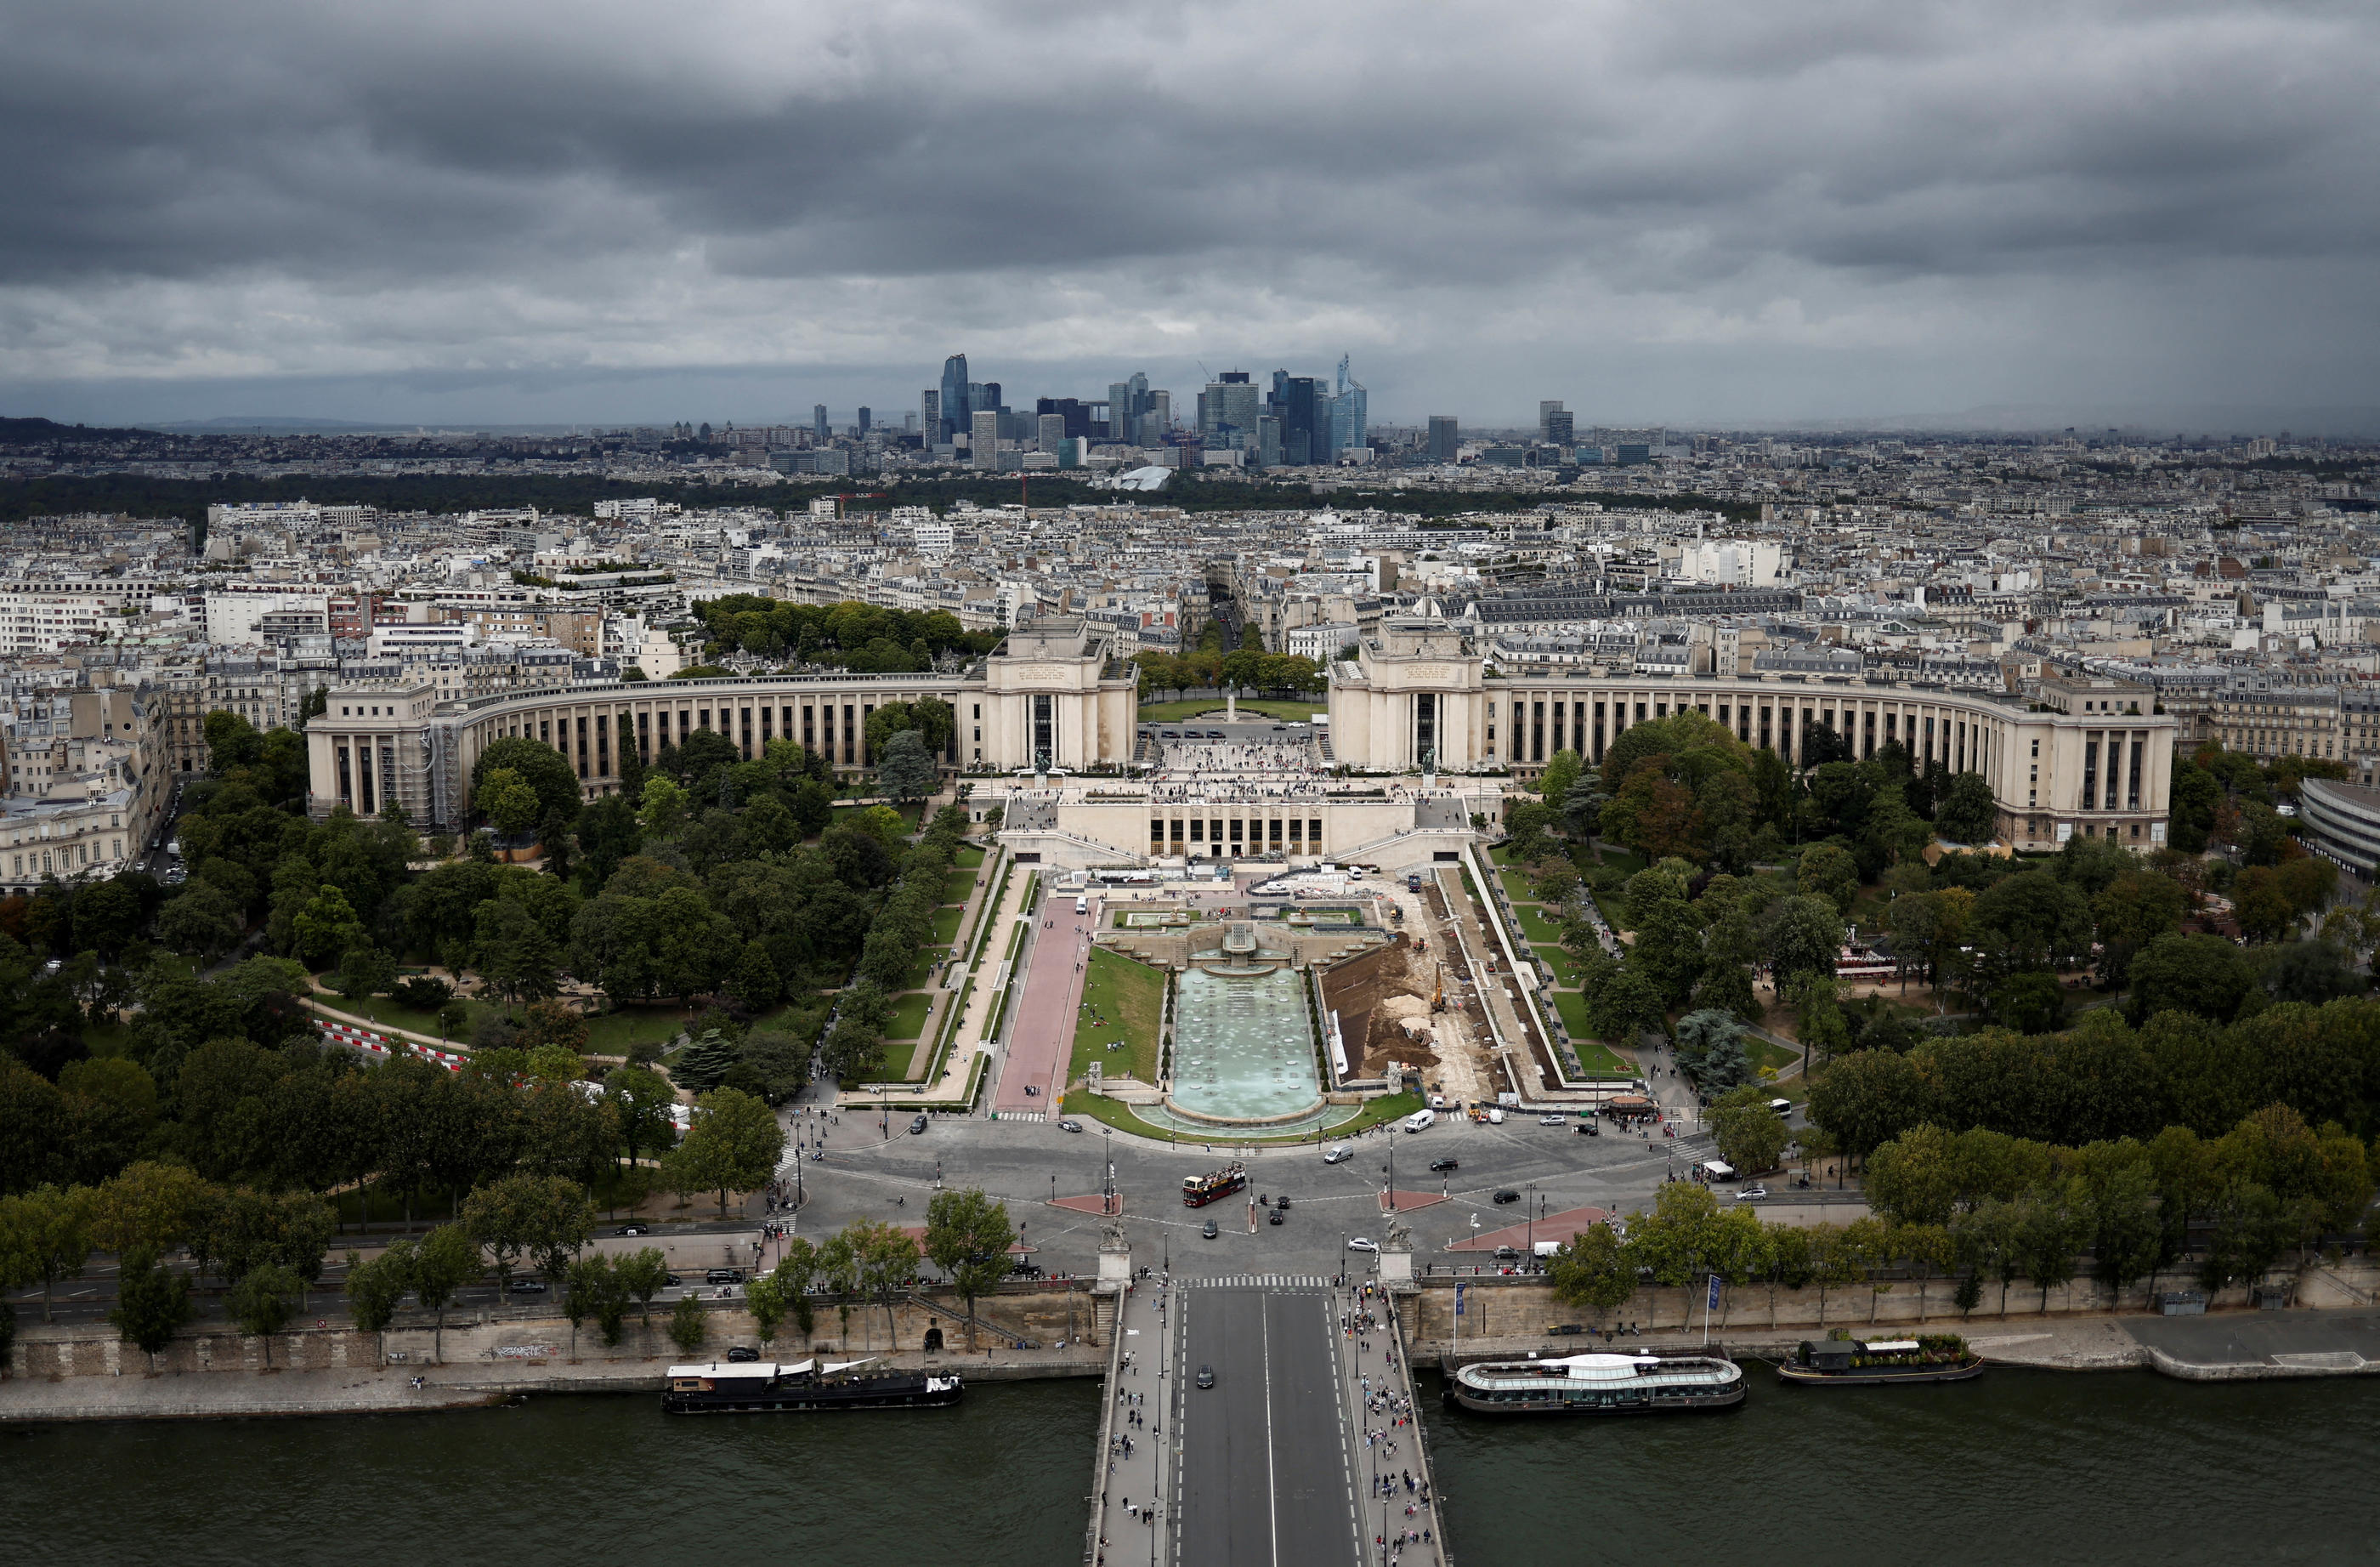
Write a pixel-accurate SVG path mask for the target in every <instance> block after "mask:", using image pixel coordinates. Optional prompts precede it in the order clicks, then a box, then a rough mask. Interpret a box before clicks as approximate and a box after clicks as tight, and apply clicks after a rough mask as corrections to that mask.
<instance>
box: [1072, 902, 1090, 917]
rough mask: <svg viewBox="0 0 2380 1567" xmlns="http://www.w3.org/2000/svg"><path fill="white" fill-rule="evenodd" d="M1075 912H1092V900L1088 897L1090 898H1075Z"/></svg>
mask: <svg viewBox="0 0 2380 1567" xmlns="http://www.w3.org/2000/svg"><path fill="white" fill-rule="evenodd" d="M1090 912H1091V900H1090V899H1088V898H1076V899H1075V913H1076V914H1088V913H1090Z"/></svg>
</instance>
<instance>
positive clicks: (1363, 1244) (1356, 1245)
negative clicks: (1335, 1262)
mask: <svg viewBox="0 0 2380 1567" xmlns="http://www.w3.org/2000/svg"><path fill="white" fill-rule="evenodd" d="M1347 1249H1348V1250H1349V1251H1378V1250H1379V1249H1380V1247H1379V1244H1378V1242H1376V1241H1370V1240H1366V1238H1365V1237H1363V1236H1362V1235H1358V1236H1356V1237H1355V1238H1354V1240H1352V1241H1349V1242H1348V1243H1347Z"/></svg>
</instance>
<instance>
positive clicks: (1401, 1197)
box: [1380, 1186, 1450, 1213]
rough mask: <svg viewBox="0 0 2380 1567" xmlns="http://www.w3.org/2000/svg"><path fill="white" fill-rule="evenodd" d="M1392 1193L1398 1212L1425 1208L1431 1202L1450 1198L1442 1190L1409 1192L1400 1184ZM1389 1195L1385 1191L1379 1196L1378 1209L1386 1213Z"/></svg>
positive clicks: (1444, 1200) (1439, 1201)
mask: <svg viewBox="0 0 2380 1567" xmlns="http://www.w3.org/2000/svg"><path fill="white" fill-rule="evenodd" d="M1393 1195H1394V1197H1395V1198H1396V1205H1397V1211H1398V1212H1399V1213H1404V1212H1408V1211H1410V1210H1411V1209H1416V1208H1427V1207H1429V1206H1430V1205H1431V1204H1433V1203H1441V1202H1446V1201H1448V1200H1450V1199H1449V1198H1448V1197H1447V1196H1446V1194H1445V1193H1443V1192H1409V1191H1406V1190H1405V1189H1404V1188H1403V1187H1402V1186H1400V1187H1398V1188H1397V1190H1396V1192H1395V1193H1394V1194H1393ZM1389 1197H1390V1194H1385V1193H1384V1194H1382V1196H1381V1197H1380V1211H1381V1212H1382V1213H1386V1212H1387V1211H1388V1210H1389Z"/></svg>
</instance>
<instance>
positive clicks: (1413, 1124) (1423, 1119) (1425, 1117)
mask: <svg viewBox="0 0 2380 1567" xmlns="http://www.w3.org/2000/svg"><path fill="white" fill-rule="evenodd" d="M1437 1124H1438V1112H1437V1111H1434V1110H1416V1111H1414V1112H1413V1113H1412V1114H1411V1115H1408V1116H1406V1117H1405V1130H1406V1131H1408V1132H1427V1131H1428V1130H1429V1129H1430V1128H1431V1127H1432V1126H1435V1125H1437Z"/></svg>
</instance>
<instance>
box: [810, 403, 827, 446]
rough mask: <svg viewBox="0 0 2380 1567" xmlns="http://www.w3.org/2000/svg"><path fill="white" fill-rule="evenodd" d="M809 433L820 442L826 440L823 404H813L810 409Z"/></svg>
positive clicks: (824, 407) (824, 406) (824, 408)
mask: <svg viewBox="0 0 2380 1567" xmlns="http://www.w3.org/2000/svg"><path fill="white" fill-rule="evenodd" d="M810 433H811V434H812V435H813V436H816V437H817V438H818V439H819V440H820V441H823V440H825V439H826V438H827V429H826V405H825V404H824V403H817V404H813V405H812V406H811V407H810Z"/></svg>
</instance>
